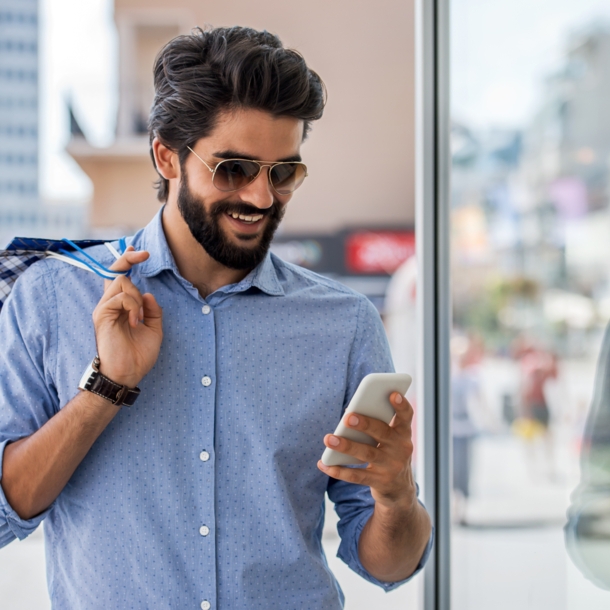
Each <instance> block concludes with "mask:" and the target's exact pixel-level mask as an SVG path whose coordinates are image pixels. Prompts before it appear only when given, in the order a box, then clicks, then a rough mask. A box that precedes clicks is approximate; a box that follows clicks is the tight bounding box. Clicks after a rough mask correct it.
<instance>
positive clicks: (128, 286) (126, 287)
mask: <svg viewBox="0 0 610 610" xmlns="http://www.w3.org/2000/svg"><path fill="white" fill-rule="evenodd" d="M119 294H126V295H129V296H130V297H131V298H132V299H133V300H134V301H135V302H136V303H137V304H138V312H139V318H138V319H139V320H142V319H143V318H144V309H143V308H144V300H143V299H142V294H141V293H140V291H139V290H138V289H137V288H136V287H135V286H134V285H133V282H132V281H131V280H130V279H129V278H128V277H125V276H124V275H122V276H120V277H117V278H116V279H115V280H113V281H112V282H111V283H110V286H109V287H108V289H107V290H106V292H104V294H103V295H102V298H101V299H100V302H99V303H98V307H103V306H104V305H105V304H106V303H108V302H109V301H110V300H112V299H113V298H114V297H116V296H117V295H119Z"/></svg>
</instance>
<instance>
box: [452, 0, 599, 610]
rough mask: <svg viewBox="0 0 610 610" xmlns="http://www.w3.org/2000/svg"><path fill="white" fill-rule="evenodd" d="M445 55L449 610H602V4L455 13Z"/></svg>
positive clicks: (497, 5) (468, 0) (494, 4)
mask: <svg viewBox="0 0 610 610" xmlns="http://www.w3.org/2000/svg"><path fill="white" fill-rule="evenodd" d="M451 41H452V42H451V45H452V46H451V74H452V92H451V121H452V126H451V152H452V169H451V184H452V187H451V273H452V291H453V333H452V339H451V360H452V377H451V407H452V434H453V453H452V457H453V505H452V516H453V525H452V608H453V609H454V610H466V609H468V610H479V609H481V610H482V609H488V608H494V609H504V608H506V609H514V608H528V609H540V610H543V609H547V608H568V609H581V608H587V609H588V610H595V609H597V608H607V607H608V604H609V603H610V594H608V593H607V592H606V591H604V590H603V587H606V588H609V587H610V546H609V544H608V543H609V542H610V539H609V536H610V527H608V524H609V523H610V517H609V516H610V487H608V483H609V481H610V479H609V477H610V475H608V464H609V463H610V462H608V460H607V458H606V456H607V454H608V452H609V451H610V434H608V432H609V430H608V428H607V427H606V425H605V424H606V421H610V410H608V406H607V403H606V401H608V400H610V395H608V388H607V387H606V386H605V384H604V380H605V376H606V375H607V371H608V369H607V367H608V366H610V361H607V357H606V355H605V353H606V351H607V349H608V347H607V345H606V341H605V340H604V339H603V336H604V331H605V328H606V326H607V323H608V319H609V318H610V251H609V246H608V244H610V241H609V240H608V235H609V233H610V114H609V113H608V109H607V108H608V106H607V100H608V97H609V94H610V6H609V5H608V3H603V2H596V1H594V0H583V1H581V2H578V3H574V2H568V1H560V2H549V1H546V0H545V1H543V2H535V3H531V2H525V1H524V0H517V1H515V0H512V1H508V0H485V1H483V0H453V1H452V2H451ZM602 346H603V348H602ZM600 350H601V352H600ZM600 353H601V360H600V369H599V371H598V373H597V378H596V362H597V361H598V359H599V358H600ZM587 421H589V424H587ZM587 425H588V427H587ZM581 459H582V468H581V467H580V464H579V461H580V460H581ZM566 514H568V518H566ZM566 539H567V541H568V545H567V548H566Z"/></svg>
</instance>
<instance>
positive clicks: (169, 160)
mask: <svg viewBox="0 0 610 610" xmlns="http://www.w3.org/2000/svg"><path fill="white" fill-rule="evenodd" d="M152 149H153V154H154V156H155V163H156V165H157V170H158V171H159V173H160V174H161V175H162V176H163V177H164V178H165V179H166V180H172V179H173V178H180V162H179V160H178V153H175V152H174V151H173V150H171V149H169V148H168V147H167V146H165V144H163V143H162V142H161V141H160V140H159V139H158V138H155V139H154V140H153V142H152Z"/></svg>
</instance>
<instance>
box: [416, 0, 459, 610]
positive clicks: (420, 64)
mask: <svg viewBox="0 0 610 610" xmlns="http://www.w3.org/2000/svg"><path fill="white" fill-rule="evenodd" d="M415 40H416V91H417V102H416V180H417V184H416V236H417V260H418V279H419V283H418V319H419V321H420V324H419V333H418V356H419V358H418V366H419V370H418V379H419V380H420V383H419V384H418V397H417V398H418V399H417V404H418V405H419V408H420V411H421V412H422V413H423V418H421V419H423V439H422V440H423V444H424V455H423V458H424V459H423V497H424V501H425V503H426V506H427V507H428V509H429V510H430V513H431V515H432V519H433V522H434V526H435V528H436V544H435V548H434V551H433V553H432V556H431V558H430V563H429V564H428V567H427V568H426V572H425V577H424V607H425V610H449V609H450V604H451V586H450V585H451V574H450V560H451V555H450V538H451V520H450V487H451V455H450V454H451V431H450V422H451V418H450V416H451V413H450V405H449V396H450V360H449V340H450V333H451V299H450V287H449V286H450V264H449V263H450V256H449V255H450V252H449V213H450V205H449V193H450V189H449V179H450V156H449V136H450V119H449V102H450V97H449V0H416V37H415ZM421 419H420V421H421Z"/></svg>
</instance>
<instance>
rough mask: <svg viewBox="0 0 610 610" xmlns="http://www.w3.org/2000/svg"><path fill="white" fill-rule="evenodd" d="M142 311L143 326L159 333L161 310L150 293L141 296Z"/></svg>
mask: <svg viewBox="0 0 610 610" xmlns="http://www.w3.org/2000/svg"><path fill="white" fill-rule="evenodd" d="M142 310H143V314H144V315H143V317H142V320H143V321H144V324H145V325H146V326H148V327H149V328H152V329H155V330H158V331H161V330H162V329H163V309H162V308H161V306H160V305H159V304H158V303H157V301H156V299H155V297H154V296H153V295H152V294H150V292H147V293H146V294H143V295H142Z"/></svg>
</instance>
